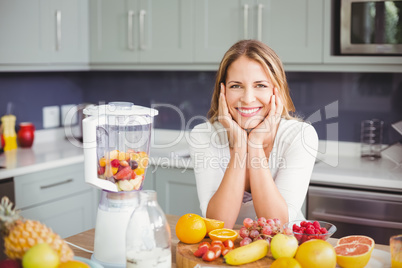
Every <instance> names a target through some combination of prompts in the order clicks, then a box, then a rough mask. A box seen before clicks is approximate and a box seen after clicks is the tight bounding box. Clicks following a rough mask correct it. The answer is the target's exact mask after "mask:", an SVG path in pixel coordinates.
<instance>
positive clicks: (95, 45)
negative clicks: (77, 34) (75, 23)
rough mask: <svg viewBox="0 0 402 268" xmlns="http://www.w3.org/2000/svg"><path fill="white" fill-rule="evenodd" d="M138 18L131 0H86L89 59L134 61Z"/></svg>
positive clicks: (108, 61) (135, 60)
mask: <svg viewBox="0 0 402 268" xmlns="http://www.w3.org/2000/svg"><path fill="white" fill-rule="evenodd" d="M138 22H139V14H138V12H137V2H136V1H134V0H90V61H91V63H136V62H138V60H139V56H138V53H139V49H138V28H139V25H138Z"/></svg>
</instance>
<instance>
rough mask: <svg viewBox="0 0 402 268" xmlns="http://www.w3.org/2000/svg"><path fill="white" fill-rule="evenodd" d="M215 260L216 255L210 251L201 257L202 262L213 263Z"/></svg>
mask: <svg viewBox="0 0 402 268" xmlns="http://www.w3.org/2000/svg"><path fill="white" fill-rule="evenodd" d="M215 259H216V255H215V252H213V251H212V250H208V251H207V252H205V254H204V255H203V256H202V260H204V261H213V260H215Z"/></svg>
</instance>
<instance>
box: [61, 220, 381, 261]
mask: <svg viewBox="0 0 402 268" xmlns="http://www.w3.org/2000/svg"><path fill="white" fill-rule="evenodd" d="M166 218H167V220H168V223H169V226H170V231H171V236H172V240H171V241H172V268H173V267H176V245H177V243H178V242H179V239H178V238H177V236H176V231H175V227H176V223H177V221H178V219H179V218H180V216H175V215H166ZM240 227H241V226H239V225H236V226H235V229H240ZM94 235H95V229H91V230H88V231H85V232H82V233H79V234H77V235H74V236H71V237H68V238H66V240H67V241H68V242H70V243H73V244H74V245H77V246H79V247H82V248H84V249H87V250H90V251H93V250H94ZM337 240H338V239H335V238H329V239H328V242H329V243H331V244H332V245H336V242H337ZM72 249H73V251H74V254H75V255H76V256H79V257H83V258H87V259H90V258H91V255H92V253H89V252H85V251H82V250H81V249H78V248H76V247H72ZM375 249H378V250H383V251H386V252H389V246H388V245H379V244H376V245H375Z"/></svg>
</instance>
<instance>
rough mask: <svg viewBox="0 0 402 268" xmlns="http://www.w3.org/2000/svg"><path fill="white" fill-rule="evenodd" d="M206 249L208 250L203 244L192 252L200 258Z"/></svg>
mask: <svg viewBox="0 0 402 268" xmlns="http://www.w3.org/2000/svg"><path fill="white" fill-rule="evenodd" d="M207 251H208V248H207V247H205V246H203V247H200V248H199V249H197V250H196V251H195V252H194V256H196V257H197V258H202V257H203V256H204V254H205V253H206V252H207Z"/></svg>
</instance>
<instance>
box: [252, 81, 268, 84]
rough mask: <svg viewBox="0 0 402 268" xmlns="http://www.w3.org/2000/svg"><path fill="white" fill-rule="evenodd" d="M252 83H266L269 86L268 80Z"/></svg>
mask: <svg viewBox="0 0 402 268" xmlns="http://www.w3.org/2000/svg"><path fill="white" fill-rule="evenodd" d="M254 83H268V84H269V81H268V80H259V81H255V82H254Z"/></svg>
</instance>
